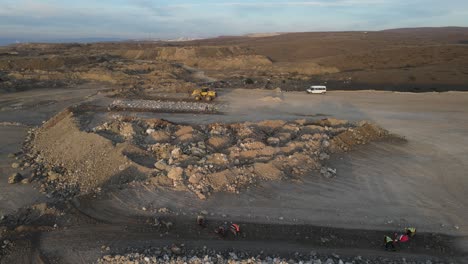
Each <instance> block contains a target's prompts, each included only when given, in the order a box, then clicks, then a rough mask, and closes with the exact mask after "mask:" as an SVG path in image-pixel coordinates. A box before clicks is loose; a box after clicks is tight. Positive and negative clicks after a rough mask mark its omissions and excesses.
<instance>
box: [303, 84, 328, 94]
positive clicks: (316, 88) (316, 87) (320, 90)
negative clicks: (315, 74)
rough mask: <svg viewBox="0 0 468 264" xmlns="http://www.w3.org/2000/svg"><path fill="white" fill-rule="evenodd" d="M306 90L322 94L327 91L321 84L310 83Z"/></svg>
mask: <svg viewBox="0 0 468 264" xmlns="http://www.w3.org/2000/svg"><path fill="white" fill-rule="evenodd" d="M306 91H307V93H310V94H324V93H326V92H327V87H326V86H323V85H312V86H311V87H310V88H309V89H307V90H306Z"/></svg>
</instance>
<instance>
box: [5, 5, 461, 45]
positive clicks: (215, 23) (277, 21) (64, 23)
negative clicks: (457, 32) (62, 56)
mask: <svg viewBox="0 0 468 264" xmlns="http://www.w3.org/2000/svg"><path fill="white" fill-rule="evenodd" d="M421 26H468V0H445V1H440V0H315V1H300V0H293V1H283V0H270V1H269V0H232V1H229V0H228V1H226V0H224V1H215V0H199V1H195V0H113V1H110V0H80V1H77V0H74V1H72V0H0V37H4V38H37V39H54V38H86V37H119V38H150V37H151V38H177V37H182V36H184V37H207V36H218V35H238V34H245V33H254V32H286V31H324V30H374V29H387V28H396V27H421Z"/></svg>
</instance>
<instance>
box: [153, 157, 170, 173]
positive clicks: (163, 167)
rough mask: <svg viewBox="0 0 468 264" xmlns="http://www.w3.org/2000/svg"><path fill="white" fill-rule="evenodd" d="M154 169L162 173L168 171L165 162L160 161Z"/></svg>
mask: <svg viewBox="0 0 468 264" xmlns="http://www.w3.org/2000/svg"><path fill="white" fill-rule="evenodd" d="M154 167H155V168H156V169H158V170H160V171H164V170H166V169H167V163H166V162H165V161H164V160H159V161H158V162H156V163H155V164H154Z"/></svg>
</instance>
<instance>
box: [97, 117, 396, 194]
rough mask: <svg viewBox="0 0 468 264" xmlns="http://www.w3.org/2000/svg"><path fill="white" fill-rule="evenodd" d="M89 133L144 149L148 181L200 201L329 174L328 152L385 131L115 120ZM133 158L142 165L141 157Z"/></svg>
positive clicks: (306, 124) (319, 124)
mask: <svg viewBox="0 0 468 264" xmlns="http://www.w3.org/2000/svg"><path fill="white" fill-rule="evenodd" d="M129 128H131V129H129ZM94 131H95V132H96V133H99V134H102V135H106V136H107V137H108V138H109V139H111V140H113V141H118V140H119V139H120V140H121V139H124V140H125V141H127V142H131V143H132V144H135V145H137V146H138V147H140V148H141V149H143V150H145V151H146V156H147V158H146V159H149V158H151V159H153V160H155V163H154V165H153V166H149V167H151V169H153V172H152V174H151V178H150V179H149V181H150V182H151V183H152V184H154V185H163V186H169V187H174V188H176V189H181V190H190V191H192V192H194V193H195V194H196V195H197V196H198V197H199V198H200V199H206V198H207V196H209V195H210V194H212V193H213V192H219V191H227V192H233V193H238V192H239V190H240V189H242V188H244V187H246V186H249V185H252V184H255V183H257V182H259V181H262V180H270V181H271V180H274V181H276V180H282V179H291V178H300V177H303V176H304V175H309V174H311V173H312V172H313V171H321V172H322V174H323V175H324V176H326V177H332V176H333V175H334V174H336V170H333V169H331V168H327V167H323V163H324V162H325V161H326V160H327V159H328V158H329V154H330V153H334V152H339V151H347V150H349V149H351V148H352V147H353V146H355V145H356V144H364V143H367V142H369V141H370V140H376V139H379V138H383V137H386V136H388V132H387V131H386V130H384V129H382V128H379V127H377V126H375V125H372V124H369V123H362V124H352V123H349V122H347V121H343V120H336V119H325V120H320V121H307V120H296V121H289V122H287V121H282V120H267V121H262V122H258V123H251V122H245V123H235V124H219V123H215V124H210V125H203V126H189V125H180V124H173V123H170V122H167V121H163V120H154V119H152V120H139V119H126V120H123V119H120V120H113V121H111V122H107V123H105V124H103V125H101V126H98V127H96V128H95V129H94ZM129 131H131V133H130V134H129ZM133 160H134V161H135V162H137V163H140V164H141V163H142V161H141V156H140V160H138V159H137V158H135V159H133Z"/></svg>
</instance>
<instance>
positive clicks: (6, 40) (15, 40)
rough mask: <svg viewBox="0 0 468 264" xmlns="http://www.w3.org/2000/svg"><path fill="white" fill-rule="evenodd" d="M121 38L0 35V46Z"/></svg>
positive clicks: (108, 40)
mask: <svg viewBox="0 0 468 264" xmlns="http://www.w3.org/2000/svg"><path fill="white" fill-rule="evenodd" d="M123 40H124V39H121V38H58V39H37V38H2V37H0V46H6V45H10V44H15V43H94V42H110V41H123Z"/></svg>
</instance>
